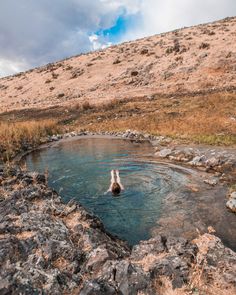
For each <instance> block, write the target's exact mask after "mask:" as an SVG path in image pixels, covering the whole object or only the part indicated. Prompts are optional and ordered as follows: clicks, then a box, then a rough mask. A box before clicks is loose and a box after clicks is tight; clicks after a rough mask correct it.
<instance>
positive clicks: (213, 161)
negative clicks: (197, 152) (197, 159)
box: [206, 157, 221, 168]
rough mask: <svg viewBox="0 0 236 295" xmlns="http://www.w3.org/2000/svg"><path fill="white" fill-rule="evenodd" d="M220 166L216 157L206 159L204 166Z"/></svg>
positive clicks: (219, 161)
mask: <svg viewBox="0 0 236 295" xmlns="http://www.w3.org/2000/svg"><path fill="white" fill-rule="evenodd" d="M220 164H221V160H220V159H219V158H216V157H211V158H210V159H208V160H207V161H206V165H207V166H208V167H212V168H214V167H215V166H218V165H220Z"/></svg>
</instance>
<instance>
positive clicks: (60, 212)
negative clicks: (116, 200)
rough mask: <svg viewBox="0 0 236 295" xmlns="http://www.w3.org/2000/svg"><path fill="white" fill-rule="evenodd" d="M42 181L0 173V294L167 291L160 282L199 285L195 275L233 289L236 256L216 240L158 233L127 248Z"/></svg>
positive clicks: (42, 178) (36, 176)
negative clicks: (177, 236) (193, 238)
mask: <svg viewBox="0 0 236 295" xmlns="http://www.w3.org/2000/svg"><path fill="white" fill-rule="evenodd" d="M46 182H47V178H46V176H44V175H40V174H37V173H26V172H24V171H21V170H17V169H13V168H11V169H10V168H9V169H6V168H5V169H1V170H0V219H1V222H0V294H82V295H89V294H91V295H92V294H96V295H97V294H98V295H99V294H103V295H106V294H107V295H108V294H112V295H113V294H124V295H126V294H165V293H163V292H162V288H161V285H163V278H165V279H168V280H169V281H170V282H171V283H170V286H169V288H171V289H173V288H181V290H185V289H186V290H188V291H189V290H191V289H192V288H193V287H198V288H201V287H202V285H199V282H198V281H197V280H196V273H197V274H198V271H200V274H201V278H200V279H201V283H202V284H203V285H204V286H210V287H211V286H213V285H215V283H216V282H217V283H218V285H219V286H223V287H224V288H228V289H230V290H235V289H233V288H235V277H236V269H235V265H236V254H235V253H234V252H233V251H231V250H230V249H227V248H225V247H224V246H223V244H222V242H221V241H220V240H219V239H218V238H217V237H215V236H212V235H209V234H207V235H204V236H201V237H199V239H197V240H196V241H195V242H194V243H191V242H188V241H187V240H185V239H183V238H171V237H164V236H160V235H157V236H156V237H154V238H152V239H150V240H147V241H142V242H140V243H139V244H138V245H136V246H134V247H133V248H132V249H130V247H129V246H128V245H127V244H126V242H124V241H121V240H120V239H118V238H116V237H113V236H111V235H110V234H109V233H107V232H106V231H105V229H104V227H103V225H102V223H101V221H100V220H99V219H98V218H96V217H95V216H93V215H91V214H89V213H88V212H87V211H86V210H85V209H84V208H83V207H81V205H79V204H78V203H76V202H74V201H70V202H69V203H68V204H64V203H63V202H62V201H61V199H60V197H59V195H58V194H57V193H56V192H55V191H54V190H52V189H50V188H48V187H47V184H46ZM212 273H213V276H212ZM216 274H217V275H216ZM219 278H220V279H219ZM191 284H192V285H191ZM183 294H184V293H183ZM206 294H207V293H206ZM232 294H233V293H232Z"/></svg>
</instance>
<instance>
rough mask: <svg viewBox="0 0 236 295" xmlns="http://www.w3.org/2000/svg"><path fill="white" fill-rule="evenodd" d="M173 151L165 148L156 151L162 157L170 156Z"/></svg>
mask: <svg viewBox="0 0 236 295" xmlns="http://www.w3.org/2000/svg"><path fill="white" fill-rule="evenodd" d="M171 153H172V150H171V149H163V150H160V151H159V152H157V153H155V156H158V157H161V158H167V157H168V156H170V155H171Z"/></svg>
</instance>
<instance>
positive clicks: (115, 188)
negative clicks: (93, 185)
mask: <svg viewBox="0 0 236 295" xmlns="http://www.w3.org/2000/svg"><path fill="white" fill-rule="evenodd" d="M111 192H112V194H113V195H114V196H116V195H119V194H120V192H121V187H120V185H119V183H117V182H114V183H113V184H112V187H111Z"/></svg>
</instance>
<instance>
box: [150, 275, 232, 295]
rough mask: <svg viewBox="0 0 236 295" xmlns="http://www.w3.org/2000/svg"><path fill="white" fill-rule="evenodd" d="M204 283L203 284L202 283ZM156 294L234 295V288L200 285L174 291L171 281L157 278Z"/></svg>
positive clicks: (165, 278) (186, 286)
mask: <svg viewBox="0 0 236 295" xmlns="http://www.w3.org/2000/svg"><path fill="white" fill-rule="evenodd" d="M202 283H204V282H202ZM155 289H156V291H157V294H160V295H190V294H192V295H233V294H235V288H233V287H232V288H228V289H227V288H225V287H223V286H217V285H216V284H212V285H210V286H207V285H206V284H205V285H203V284H202V285H201V286H195V287H190V286H189V285H184V286H183V287H182V288H177V289H174V288H173V287H172V283H171V280H170V279H169V278H167V277H164V276H162V277H159V278H158V280H157V281H156V284H155Z"/></svg>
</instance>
